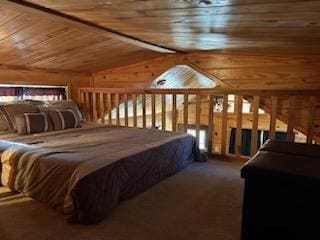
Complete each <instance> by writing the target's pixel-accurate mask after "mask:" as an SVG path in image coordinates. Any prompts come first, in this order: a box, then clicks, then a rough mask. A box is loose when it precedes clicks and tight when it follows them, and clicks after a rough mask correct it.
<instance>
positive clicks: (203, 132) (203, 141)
mask: <svg viewBox="0 0 320 240" xmlns="http://www.w3.org/2000/svg"><path fill="white" fill-rule="evenodd" d="M183 129H184V128H183V124H182V123H179V124H178V130H179V131H180V132H182V131H183ZM207 132H208V126H205V125H200V132H199V148H200V149H201V150H207V149H208V136H207ZM187 133H189V134H190V135H192V136H194V137H195V136H196V126H195V125H193V124H189V125H188V128H187Z"/></svg>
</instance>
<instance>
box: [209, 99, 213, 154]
mask: <svg viewBox="0 0 320 240" xmlns="http://www.w3.org/2000/svg"><path fill="white" fill-rule="evenodd" d="M213 107H214V96H213V95H210V96H209V112H208V153H213V151H212V144H213V128H214V125H213V114H214V111H213Z"/></svg>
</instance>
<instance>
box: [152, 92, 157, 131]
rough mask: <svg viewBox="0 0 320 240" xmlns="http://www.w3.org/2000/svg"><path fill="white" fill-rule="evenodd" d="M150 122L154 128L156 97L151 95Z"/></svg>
mask: <svg viewBox="0 0 320 240" xmlns="http://www.w3.org/2000/svg"><path fill="white" fill-rule="evenodd" d="M151 111H152V113H151V117H152V119H151V121H152V128H155V127H156V95H155V94H152V95H151Z"/></svg>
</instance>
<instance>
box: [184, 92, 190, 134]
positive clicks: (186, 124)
mask: <svg viewBox="0 0 320 240" xmlns="http://www.w3.org/2000/svg"><path fill="white" fill-rule="evenodd" d="M188 107H189V96H188V94H186V93H185V94H184V101H183V130H184V132H187V130H188V111H189V110H188Z"/></svg>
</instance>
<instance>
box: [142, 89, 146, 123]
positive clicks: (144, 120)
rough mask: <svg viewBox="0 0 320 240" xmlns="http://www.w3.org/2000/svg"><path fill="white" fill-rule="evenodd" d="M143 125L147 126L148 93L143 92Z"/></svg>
mask: <svg viewBox="0 0 320 240" xmlns="http://www.w3.org/2000/svg"><path fill="white" fill-rule="evenodd" d="M142 127H143V128H146V127H147V122H146V94H144V93H143V94H142Z"/></svg>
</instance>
